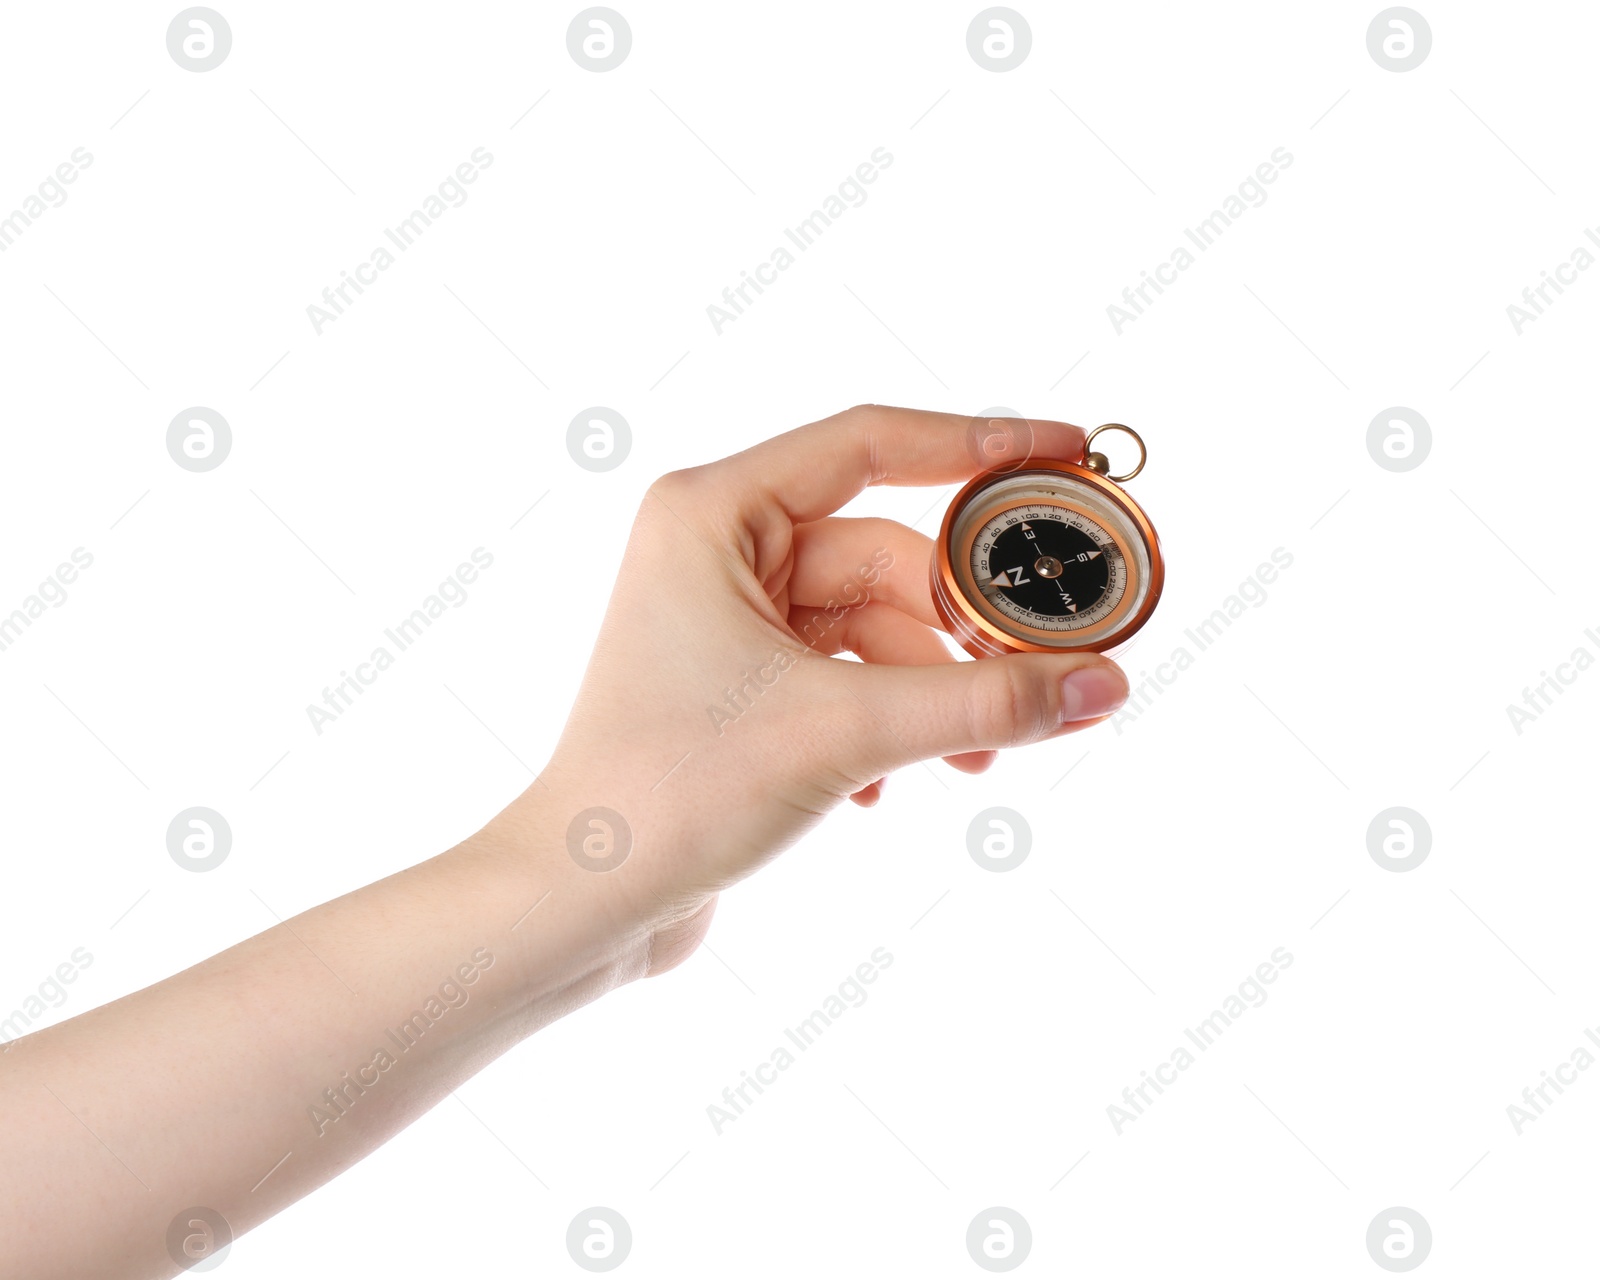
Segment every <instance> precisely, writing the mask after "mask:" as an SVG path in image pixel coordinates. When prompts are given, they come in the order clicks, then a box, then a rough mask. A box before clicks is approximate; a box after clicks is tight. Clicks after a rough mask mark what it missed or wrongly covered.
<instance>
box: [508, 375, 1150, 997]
mask: <svg viewBox="0 0 1600 1280" xmlns="http://www.w3.org/2000/svg"><path fill="white" fill-rule="evenodd" d="M972 422H973V420H972V419H969V418H964V417H960V416H957V415H953V414H942V413H924V412H918V411H914V410H909V409H893V408H884V407H881V406H877V405H863V406H859V407H857V408H854V409H848V410H846V411H845V412H843V413H840V414H837V415H835V416H834V417H831V418H828V419H825V420H823V421H821V422H816V423H813V424H811V425H810V426H806V427H801V428H799V429H798V430H795V431H791V432H789V433H788V434H786V435H782V436H779V437H777V438H776V439H773V440H770V441H768V442H766V443H764V444H760V445H757V446H756V447H754V448H752V449H748V450H746V451H745V452H743V453H740V454H736V455H734V456H733V457H731V458H726V459H723V460H722V461H720V462H714V463H711V464H709V465H707V466H702V467H696V468H692V469H690V470H687V471H678V472H673V473H672V474H670V475H667V476H664V477H662V478H661V479H660V480H658V481H657V482H656V483H655V484H654V485H653V486H652V487H651V489H650V491H649V493H648V494H647V495H646V497H645V500H644V503H643V505H642V506H641V507H640V510H639V514H638V517H637V519H636V520H635V522H634V527H633V532H632V535H631V537H630V538H629V542H628V549H627V554H626V557H625V559H624V561H623V564H622V566H621V568H620V571H619V572H618V574H617V579H616V588H615V590H614V592H613V594H612V597H611V603H610V606H609V608H608V609H607V611H606V616H605V621H604V623H603V624H602V627H601V631H600V636H599V640H598V642H597V643H596V645H595V650H594V656H593V658H592V660H591V661H590V664H589V669H588V672H587V674H586V675H585V677H584V681H583V687H582V689H581V691H580V693H579V696H578V700H577V702H576V704H575V705H574V707H573V709H572V714H571V716H570V717H569V719H568V722H567V725H566V729H565V731H564V732H563V734H562V737H561V741H560V743H559V745H558V747H557V749H556V752H555V755H554V757H553V759H552V760H551V762H550V765H549V767H548V768H547V769H546V770H545V772H544V773H543V775H542V776H541V778H540V780H539V781H538V782H536V783H535V784H534V786H533V787H532V788H530V791H529V793H528V796H527V798H528V799H530V800H531V799H533V798H534V796H535V794H536V793H537V794H538V797H539V799H540V800H541V802H542V803H541V805H540V808H541V811H542V812H543V813H544V814H549V813H550V812H552V810H551V809H550V806H549V803H548V802H549V801H550V800H551V799H553V798H554V799H557V801H558V803H557V806H556V808H555V810H554V812H556V813H560V812H562V811H563V806H564V807H565V809H569V810H570V812H571V814H572V817H573V819H574V825H573V826H572V827H571V828H570V829H569V831H568V848H569V851H571V852H572V854H573V857H574V859H575V860H576V861H578V862H579V865H584V863H585V860H586V859H590V858H592V859H593V861H592V863H591V865H592V866H593V867H594V869H595V870H596V871H597V872H603V873H604V874H605V875H607V877H608V878H611V879H613V880H614V884H613V885H611V886H608V888H610V889H611V890H612V891H613V892H614V893H615V894H616V895H617V900H619V901H620V902H621V903H623V904H625V910H626V911H627V913H628V915H629V916H630V917H631V919H632V920H633V921H635V922H638V923H640V924H641V925H643V927H644V928H645V929H646V930H647V932H649V933H651V934H652V935H653V946H652V955H651V960H650V971H651V972H661V971H662V970H663V969H666V968H670V967H671V966H672V965H673V964H676V963H678V962H679V961H680V960H682V959H683V958H684V957H685V956H687V955H688V954H689V953H690V952H691V951H692V950H693V949H694V947H695V945H697V944H698V942H699V940H700V938H701V937H703V936H704V933H705V929H706V926H707V925H708V923H709V919H710V913H711V908H712V906H713V905H714V901H715V895H716V893H717V892H718V891H719V890H721V889H723V888H725V887H726V886H728V885H730V884H732V883H734V882H735V881H737V880H739V879H742V878H743V877H744V876H746V875H748V874H749V873H750V872H751V871H753V870H754V869H755V868H756V867H758V866H760V865H761V863H762V862H764V861H765V860H766V859H768V858H770V857H771V856H772V855H773V854H775V853H777V852H778V851H780V850H781V849H783V848H785V847H786V846H788V845H789V844H791V843H792V842H793V841H794V840H795V839H796V838H797V837H798V836H799V835H800V834H801V833H802V832H804V831H805V830H806V829H807V828H808V827H810V826H811V825H812V824H813V823H815V822H816V821H817V820H818V819H819V818H820V817H821V816H822V815H823V814H824V813H826V812H827V811H828V810H829V809H831V808H833V807H834V806H835V805H837V804H838V803H839V802H840V801H841V800H843V799H845V798H846V797H850V798H852V799H854V800H856V801H857V803H860V804H864V805H870V804H873V803H875V802H876V800H877V799H878V796H879V794H880V792H881V789H882V786H883V779H884V778H885V776H886V775H888V774H889V773H891V772H893V771H894V770H895V769H898V768H901V767H902V766H904V765H908V764H912V763H914V762H916V761H919V760H926V759H930V758H932V757H934V756H942V757H944V759H945V760H946V761H948V762H949V764H951V765H952V766H954V767H955V768H957V769H962V770H965V771H967V772H978V771H981V770H982V769H985V768H987V767H988V765H989V764H990V763H991V762H992V760H993V758H994V751H995V749H996V748H999V747H1011V746H1019V745H1022V744H1024V743H1029V742H1038V741H1042V740H1044V739H1048V738H1054V737H1058V736H1060V735H1062V734H1065V733H1071V732H1073V731H1075V730H1077V729H1081V728H1084V727H1086V726H1087V725H1090V724H1093V723H1096V722H1097V721H1098V720H1100V719H1101V718H1103V717H1105V716H1107V715H1109V714H1111V713H1112V712H1114V711H1115V710H1116V709H1117V708H1118V707H1119V706H1121V705H1122V703H1123V701H1124V699H1125V698H1126V697H1127V692H1128V685H1127V680H1126V679H1125V678H1124V676H1123V674H1122V672H1121V670H1120V669H1119V668H1118V667H1117V666H1116V665H1115V664H1113V663H1111V662H1110V661H1108V660H1107V659H1104V658H1102V657H1099V656H1098V655H1095V654H1068V655H1060V656H1055V655H1021V656H1015V657H1005V658H988V659H984V660H982V661H979V662H957V661H955V660H954V659H953V658H952V657H951V656H950V653H949V651H948V649H947V648H946V646H945V644H944V641H943V640H942V638H941V636H940V635H939V634H936V629H937V628H938V626H939V623H938V619H937V617H936V616H935V614H934V610H933V603H932V599H931V597H930V594H929V586H928V567H929V560H930V557H931V555H932V552H933V543H932V540H931V539H929V538H928V537H926V536H925V535H923V534H921V533H918V532H916V531H915V530H913V529H910V528H908V527H907V526H905V525H902V524H899V523H897V522H895V521H892V520H879V519H842V518H837V517H834V516H833V512H834V511H836V510H838V508H840V507H841V506H843V505H844V504H845V503H846V502H848V501H849V500H850V499H851V498H853V497H855V496H856V494H858V493H860V492H861V490H862V489H864V488H866V487H867V486H868V485H875V484H898V485H926V484H935V485H937V484H950V483H952V482H955V481H961V480H965V479H967V478H968V477H969V476H971V475H972V474H974V473H975V472H976V471H977V470H978V469H979V460H978V458H977V457H976V456H974V453H973V452H972V451H971V450H972V445H971V443H970V442H971V440H972V435H971V427H972ZM989 431H990V434H989V435H987V436H986V438H985V440H984V457H985V459H986V461H985V462H984V465H993V464H995V463H1000V462H1006V461H1019V460H1021V459H1022V458H1025V457H1027V456H1036V457H1066V458H1076V457H1078V456H1079V455H1080V454H1081V453H1082V451H1083V431H1082V429H1081V428H1079V427H1075V426H1070V425H1067V424H1065V423H1046V422H1033V423H1024V422H1021V421H1017V422H1004V421H998V420H997V421H995V422H993V423H992V424H990V427H989ZM841 653H853V654H855V655H856V656H857V657H859V658H861V659H862V661H861V662H859V663H855V662H849V661H842V660H839V659H838V658H837V657H836V656H835V655H838V654H841ZM516 808H517V806H515V805H514V806H513V807H512V810H510V811H508V814H507V817H508V818H509V817H510V816H511V815H513V814H514V813H515V811H516ZM594 811H599V812H594ZM546 838H548V837H546ZM619 858H620V861H619Z"/></svg>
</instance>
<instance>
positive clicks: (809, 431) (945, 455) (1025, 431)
mask: <svg viewBox="0 0 1600 1280" xmlns="http://www.w3.org/2000/svg"><path fill="white" fill-rule="evenodd" d="M1083 442H1084V430H1083V428H1082V427H1076V426H1073V425H1072V424H1071V423H1067V422H1048V421H1043V420H1041V419H1037V418H989V417H968V416H966V415H963V414H959V413H931V412H928V411H926V410H923V409H897V408H894V407H892V406H888V405H877V404H863V405H857V406H856V407H855V408H853V409H846V410H845V411H844V412H843V413H836V414H834V415H833V416H832V417H831V418H824V419H822V420H821V421H820V422H813V423H811V424H810V425H808V426H804V427H798V428H796V429H795V430H793V431H788V432H785V433H784V434H783V435H781V436H777V437H775V438H774V439H771V440H768V441H766V442H765V443H763V444H758V445H756V446H755V447H754V448H750V449H746V450H745V451H744V452H743V453H737V454H734V455H733V457H731V458H728V459H726V460H725V461H724V462H722V463H718V464H715V465H718V466H724V467H728V468H729V469H730V470H731V471H732V472H733V473H734V474H735V476H736V477H737V478H738V479H739V480H741V481H744V482H745V484H741V485H740V486H739V487H740V488H745V485H746V484H747V485H748V486H749V487H750V488H752V489H754V490H756V491H757V492H759V493H761V494H762V495H763V496H764V497H766V498H768V499H769V500H771V501H772V502H774V503H776V504H777V505H779V506H780V507H782V508H783V509H784V511H785V512H787V513H788V516H789V518H790V519H791V520H792V521H793V522H794V523H796V524H805V523H809V522H810V521H813V520H820V519H822V518H823V517H824V516H826V515H830V514H832V513H833V512H835V511H837V510H838V509H839V508H840V507H842V506H844V504H845V503H847V502H849V501H850V499H851V498H853V497H855V496H856V494H858V493H860V492H861V491H862V490H863V489H865V488H866V487H867V486H869V485H875V484H894V485H912V484H950V483H952V482H953V481H957V480H965V479H967V478H968V477H970V476H972V475H974V474H976V473H977V472H979V471H982V470H985V469H987V468H989V467H995V466H1000V465H1002V464H1006V463H1012V464H1015V465H1018V466H1020V465H1022V464H1023V463H1024V462H1026V461H1027V460H1028V459H1029V458H1053V459H1056V460H1059V461H1064V462H1078V461H1081V460H1082V458H1083V452H1084V445H1083Z"/></svg>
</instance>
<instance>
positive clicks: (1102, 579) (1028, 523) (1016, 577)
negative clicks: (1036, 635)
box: [970, 502, 1128, 631]
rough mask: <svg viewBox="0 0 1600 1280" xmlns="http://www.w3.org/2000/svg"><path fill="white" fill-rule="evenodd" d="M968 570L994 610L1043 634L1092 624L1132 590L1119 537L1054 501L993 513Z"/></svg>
mask: <svg viewBox="0 0 1600 1280" xmlns="http://www.w3.org/2000/svg"><path fill="white" fill-rule="evenodd" d="M970 567H971V569H972V579H973V581H974V582H975V583H976V584H977V587H978V590H979V591H980V592H982V594H983V598H984V599H985V600H986V601H987V602H988V603H989V604H990V605H991V606H992V607H993V608H995V609H996V610H998V611H999V612H1000V613H1002V614H1004V615H1005V616H1006V617H1007V618H1010V619H1011V620H1012V621H1014V622H1017V623H1020V624H1021V625H1023V626H1028V627H1038V628H1041V629H1042V630H1045V631H1081V630H1083V629H1085V628H1087V627H1092V626H1094V625H1095V624H1097V623H1099V622H1101V621H1103V620H1104V619H1105V618H1106V617H1107V616H1108V615H1109V614H1110V613H1112V611H1113V610H1115V609H1116V607H1117V605H1118V603H1120V602H1121V600H1122V598H1123V596H1124V595H1125V594H1126V593H1127V589H1128V570H1127V564H1126V562H1125V560H1124V558H1123V553H1122V548H1121V547H1119V546H1118V545H1117V542H1116V539H1115V538H1113V537H1112V536H1111V534H1110V533H1109V532H1107V531H1106V529H1105V528H1104V526H1102V525H1101V524H1099V523H1098V522H1097V521H1095V520H1093V519H1092V518H1090V517H1089V516H1087V515H1085V514H1084V513H1083V512H1080V511H1074V510H1073V509H1072V508H1070V507H1066V506H1058V505H1055V504H1052V503H1044V502H1029V503H1025V504H1023V505H1022V506H1018V507H1012V508H1010V509H1009V510H1005V511H1001V512H998V513H996V514H995V515H994V516H992V517H990V518H989V519H988V520H987V521H985V522H984V523H983V524H982V525H981V526H980V527H979V528H978V531H977V536H976V538H975V539H974V540H973V544H972V556H971V562H970Z"/></svg>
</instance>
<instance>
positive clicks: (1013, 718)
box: [969, 659, 1045, 746]
mask: <svg viewBox="0 0 1600 1280" xmlns="http://www.w3.org/2000/svg"><path fill="white" fill-rule="evenodd" d="M986 665H987V666H988V667H989V670H988V671H987V672H986V673H985V674H984V678H983V679H981V680H977V681H974V682H973V685H972V695H971V696H972V700H973V701H972V706H971V707H970V708H969V710H970V713H971V716H972V728H973V732H974V735H975V737H976V738H977V740H978V741H980V742H990V743H994V744H995V745H996V746H1014V745H1017V744H1020V743H1024V742H1031V741H1033V739H1035V738H1037V737H1039V736H1040V735H1041V733H1042V732H1043V730H1044V717H1045V710H1044V704H1043V699H1042V698H1040V696H1039V687H1038V682H1037V681H1035V680H1034V679H1033V678H1032V677H1031V676H1030V675H1029V674H1028V672H1027V671H1026V670H1025V668H1024V664H1023V663H1020V662H1008V661H1005V660H1004V659H1002V660H999V661H991V662H989V663H987V664H986Z"/></svg>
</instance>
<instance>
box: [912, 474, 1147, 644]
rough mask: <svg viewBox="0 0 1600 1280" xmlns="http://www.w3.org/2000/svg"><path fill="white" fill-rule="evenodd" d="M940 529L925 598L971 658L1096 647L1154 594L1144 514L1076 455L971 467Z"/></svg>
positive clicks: (1132, 622)
mask: <svg viewBox="0 0 1600 1280" xmlns="http://www.w3.org/2000/svg"><path fill="white" fill-rule="evenodd" d="M939 538H940V540H939V545H938V547H937V548H936V551H935V556H934V563H933V576H932V586H933V595H934V606H935V608H936V609H937V611H938V613H939V617H940V619H941V620H942V621H943V622H944V624H945V626H946V628H947V629H948V630H949V631H950V633H951V634H952V635H953V636H955V637H956V639H957V640H958V641H960V643H961V645H962V647H963V648H965V649H966V650H967V651H968V652H969V653H972V654H974V655H975V656H979V657H982V656H985V655H988V654H995V653H1021V652H1036V653H1037V652H1061V651H1072V650H1080V649H1091V650H1095V651H1097V652H1104V651H1106V650H1108V649H1111V648H1114V647H1115V646H1117V645H1119V644H1121V643H1122V642H1123V641H1124V640H1126V639H1128V637H1130V636H1131V635H1132V634H1133V633H1134V632H1135V631H1137V630H1138V629H1139V628H1140V627H1141V626H1143V625H1144V622H1145V620H1146V619H1147V618H1148V617H1149V616H1150V612H1151V610H1152V609H1154V608H1155V603H1156V599H1157V598H1158V597H1159V595H1160V593H1161V579H1162V568H1161V552H1160V548H1159V545H1158V543H1157V541H1156V535H1155V530H1154V529H1152V528H1151V527H1150V522H1149V520H1148V519H1147V518H1146V517H1145V515H1144V512H1142V511H1140V510H1139V508H1138V506H1137V505H1135V504H1134V502H1133V501H1132V499H1130V498H1129V497H1128V496H1127V494H1126V493H1124V492H1123V491H1122V489H1121V488H1120V487H1118V486H1117V485H1116V484H1115V483H1114V482H1112V481H1110V480H1108V479H1106V478H1105V477H1104V476H1102V475H1099V474H1097V473H1095V472H1093V471H1091V470H1089V469H1088V468H1087V467H1083V466H1079V465H1077V464H1075V463H1068V462H1044V461H1037V462H1034V463H1032V464H1030V465H1029V467H1028V468H1027V469H1026V470H1022V471H1009V472H1007V471H998V470H997V471H993V472H988V473H986V474H984V475H982V476H979V477H978V478H976V479H975V480H973V481H972V482H971V483H970V484H968V485H967V486H966V488H964V489H963V490H962V491H961V492H960V493H959V494H957V495H956V498H955V500H954V502H952V503H951V506H950V510H949V512H948V513H947V514H946V515H945V522H944V528H943V529H942V530H941V531H940V535H939Z"/></svg>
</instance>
